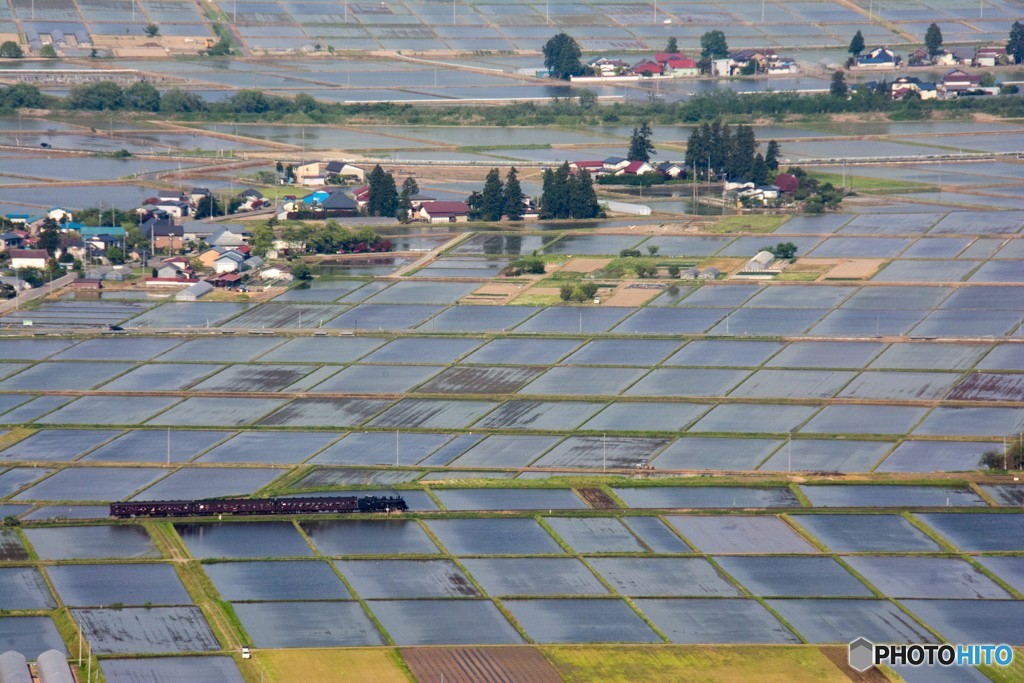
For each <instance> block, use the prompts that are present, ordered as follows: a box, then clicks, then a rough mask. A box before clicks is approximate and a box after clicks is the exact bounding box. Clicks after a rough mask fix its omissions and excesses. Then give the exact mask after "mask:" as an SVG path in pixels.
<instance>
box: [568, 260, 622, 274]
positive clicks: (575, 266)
mask: <svg viewBox="0 0 1024 683" xmlns="http://www.w3.org/2000/svg"><path fill="white" fill-rule="evenodd" d="M610 262H611V259H607V258H572V259H569V261H568V262H567V263H566V264H565V265H564V266H562V267H561V269H560V270H561V271H562V272H563V273H592V272H594V271H595V270H600V269H601V268H604V267H605V266H607V265H608V264H609V263H610Z"/></svg>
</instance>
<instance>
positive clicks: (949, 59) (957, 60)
mask: <svg viewBox="0 0 1024 683" xmlns="http://www.w3.org/2000/svg"><path fill="white" fill-rule="evenodd" d="M1007 63H1009V56H1008V55H1007V53H1006V48H1005V47H979V48H954V49H953V50H943V51H942V52H941V53H939V54H938V55H935V56H931V55H929V54H928V51H927V50H924V49H920V50H916V51H914V52H912V53H911V54H910V55H909V56H908V59H907V64H908V65H909V66H911V67H936V66H940V67H961V66H963V67H993V66H999V65H1002V64H1007ZM902 65H903V58H902V57H900V56H899V55H898V54H896V53H895V52H893V51H892V50H890V49H889V48H887V47H879V48H876V49H874V50H872V51H871V52H867V53H864V54H862V55H859V56H857V57H855V58H854V59H853V61H852V63H851V65H850V68H851V69H856V70H863V71H891V70H894V69H898V68H900V67H901V66H902ZM982 78H983V77H982V76H980V75H976V74H969V73H967V72H966V71H964V70H962V69H960V68H953V69H950V70H949V71H947V72H946V73H945V74H944V75H943V77H942V80H941V81H938V82H929V81H922V80H921V79H920V78H917V77H916V76H901V77H899V78H896V79H895V80H893V81H892V82H891V83H886V84H885V87H886V88H887V89H888V92H889V95H890V96H891V97H892V99H894V100H899V99H905V98H907V97H911V96H917V97H920V98H921V99H922V100H932V99H952V98H954V97H963V96H966V95H997V94H999V88H998V86H983V85H982V84H981V82H982ZM866 85H867V86H868V87H878V86H879V84H878V83H877V82H870V83H867V84H866Z"/></svg>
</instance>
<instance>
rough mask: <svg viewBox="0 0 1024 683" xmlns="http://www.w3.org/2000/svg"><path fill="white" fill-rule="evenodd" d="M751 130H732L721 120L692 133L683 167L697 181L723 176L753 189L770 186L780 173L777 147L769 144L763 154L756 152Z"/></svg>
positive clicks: (772, 143) (774, 142) (716, 120)
mask: <svg viewBox="0 0 1024 683" xmlns="http://www.w3.org/2000/svg"><path fill="white" fill-rule="evenodd" d="M757 147H758V142H757V137H756V136H755V135H754V129H753V128H751V127H750V126H746V125H743V124H740V125H738V126H736V128H735V130H734V129H732V128H730V127H729V124H728V123H723V122H722V121H721V120H720V119H715V120H714V121H713V122H711V123H708V122H706V121H705V122H704V123H702V124H701V125H700V126H698V127H696V128H694V129H693V132H692V133H690V139H689V141H688V142H687V143H686V166H687V168H688V169H690V171H691V172H692V173H695V174H696V176H697V177H698V178H702V179H704V180H710V179H712V178H715V177H722V176H724V177H725V178H726V179H728V180H742V181H748V182H752V183H754V184H755V185H764V184H766V183H767V182H769V181H770V180H771V178H772V176H773V175H774V172H775V171H777V170H778V169H779V143H777V142H776V141H775V140H771V141H769V143H768V147H767V149H766V150H765V153H764V154H761V153H760V152H758V151H757Z"/></svg>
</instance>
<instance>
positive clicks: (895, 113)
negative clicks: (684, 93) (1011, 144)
mask: <svg viewBox="0 0 1024 683" xmlns="http://www.w3.org/2000/svg"><path fill="white" fill-rule="evenodd" d="M136 85H138V86H139V87H135V86H129V87H128V88H122V87H121V86H119V85H117V84H116V83H108V82H100V83H93V84H86V85H79V86H76V87H75V88H73V89H72V93H74V96H72V94H70V93H69V95H68V96H67V97H63V98H62V97H56V96H53V95H46V94H43V93H42V92H40V91H39V89H38V88H37V87H36V86H35V85H31V84H25V83H17V84H14V85H10V86H6V87H0V110H15V109H65V110H86V111H101V110H116V111H144V112H153V111H158V112H160V113H162V114H167V115H173V116H176V117H177V118H179V119H181V120H203V121H215V120H237V121H246V120H259V121H261V122H274V121H280V120H282V119H285V118H287V119H288V120H290V121H295V120H296V117H299V118H300V120H305V121H309V122H311V123H339V122H345V123H348V124H360V123H373V124H379V123H380V122H381V121H382V120H386V121H389V122H391V123H393V124H396V125H399V124H401V125H416V124H435V125H497V126H501V125H522V126H538V125H560V124H561V125H579V124H580V122H581V121H586V122H590V123H594V124H600V123H608V124H611V123H622V122H624V121H629V122H637V123H640V122H642V121H644V120H648V121H650V122H651V123H657V124H662V125H671V124H676V123H699V122H701V121H713V120H714V119H716V118H722V117H744V116H756V117H758V118H782V117H787V116H795V117H799V116H820V115H822V114H826V115H827V114H843V113H867V112H877V113H887V114H889V115H890V116H891V117H893V118H901V117H905V115H906V114H907V112H908V103H907V102H904V101H900V100H897V101H893V100H892V99H891V98H890V97H888V96H887V95H886V94H884V93H880V92H875V91H871V90H868V89H866V88H855V89H854V92H855V93H856V94H857V96H856V97H834V96H832V95H830V94H828V93H819V94H798V93H795V92H791V91H781V92H766V93H749V94H744V95H739V94H737V93H735V92H733V91H731V90H726V89H720V90H712V91H709V92H706V93H701V94H698V95H695V96H693V97H692V98H690V99H689V100H687V101H685V102H665V101H660V100H657V101H652V102H616V103H614V104H610V105H607V106H602V107H596V108H585V107H583V106H581V105H579V104H578V103H576V102H575V101H574V99H570V98H557V99H552V101H551V102H548V103H537V102H516V103H510V104H506V105H498V106H494V107H466V106H460V105H451V106H433V107H418V106H415V105H411V104H397V103H391V102H385V103H372V104H337V103H330V102H321V101H318V100H316V99H314V98H313V97H310V96H309V95H306V94H304V93H303V94H299V95H296V96H295V97H294V98H286V97H278V96H275V95H266V94H264V93H262V92H259V91H253V90H241V91H239V92H237V93H235V94H234V95H232V96H231V97H229V98H227V99H226V100H224V101H222V102H207V101H206V100H205V99H203V98H202V97H201V96H199V95H196V94H195V93H190V92H185V91H183V90H180V89H176V88H172V89H170V90H168V91H166V92H164V93H162V94H161V93H160V92H159V91H157V90H156V88H152V85H150V84H145V83H144V84H136ZM101 86H102V87H101ZM107 86H113V87H109V88H108V87H107ZM133 88H134V90H133ZM150 88H152V90H153V91H156V95H157V97H154V96H153V91H151V90H150ZM127 90H132V94H131V95H127V96H126V95H125V91H127ZM119 92H120V97H118V96H117V94H118V93H119ZM106 95H111V96H112V97H110V98H108V97H106ZM910 107H912V108H913V111H912V112H910V113H911V114H914V115H920V116H925V115H927V114H928V113H929V112H932V111H938V112H942V111H949V112H957V113H959V112H968V113H972V112H978V113H986V114H991V115H995V116H1001V117H1007V118H1017V117H1024V98H1019V97H985V98H957V99H952V100H938V99H935V100H926V101H924V102H919V103H916V104H914V105H910ZM919 112H920V114H918V113H919Z"/></svg>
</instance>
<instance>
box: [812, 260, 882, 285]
mask: <svg viewBox="0 0 1024 683" xmlns="http://www.w3.org/2000/svg"><path fill="white" fill-rule="evenodd" d="M883 263H885V259H880V258H871V259H868V258H863V259H840V261H839V263H838V264H837V265H836V266H835V267H833V268H832V269H831V270H829V271H828V272H827V273H825V278H826V279H844V280H845V279H859V280H866V279H868V278H869V277H871V276H872V275H874V274H875V273H877V272H878V269H879V268H881V267H882V264H883Z"/></svg>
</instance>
